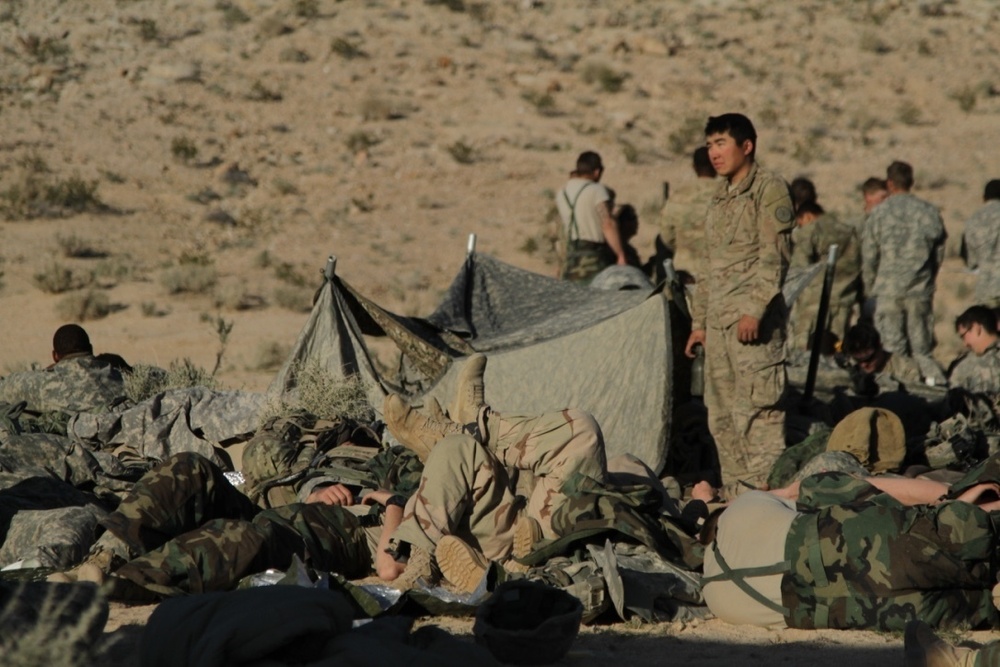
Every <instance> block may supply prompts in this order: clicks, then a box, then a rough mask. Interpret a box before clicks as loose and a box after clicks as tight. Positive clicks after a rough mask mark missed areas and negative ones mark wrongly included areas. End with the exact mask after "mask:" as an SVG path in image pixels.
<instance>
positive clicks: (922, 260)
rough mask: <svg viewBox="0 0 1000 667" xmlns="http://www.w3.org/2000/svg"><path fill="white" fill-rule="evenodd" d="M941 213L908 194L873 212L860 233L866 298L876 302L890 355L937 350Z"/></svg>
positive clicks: (877, 319)
mask: <svg viewBox="0 0 1000 667" xmlns="http://www.w3.org/2000/svg"><path fill="white" fill-rule="evenodd" d="M946 238H947V233H946V232H945V229H944V222H943V221H942V220H941V214H940V213H938V210H937V209H936V208H934V207H933V206H932V205H931V204H929V203H927V202H925V201H923V200H922V199H918V198H917V197H915V196H913V195H911V194H909V193H901V194H895V195H892V196H890V197H889V198H888V199H886V200H885V201H884V202H882V203H881V204H879V205H878V206H876V207H875V208H874V209H872V211H871V213H870V214H869V216H868V221H867V222H866V223H865V225H864V228H863V231H862V246H861V248H862V276H863V279H864V286H865V294H866V295H868V296H873V297H876V299H877V305H876V309H875V327H876V328H877V329H878V331H879V333H880V334H881V335H882V344H883V346H884V347H885V349H887V350H889V351H890V352H901V353H909V354H912V355H913V356H914V357H921V356H928V355H930V353H931V350H932V349H933V348H934V332H933V324H934V319H933V314H932V309H931V299H932V297H933V296H934V284H935V281H936V280H937V273H938V269H940V268H941V262H942V261H943V260H944V242H945V239H946Z"/></svg>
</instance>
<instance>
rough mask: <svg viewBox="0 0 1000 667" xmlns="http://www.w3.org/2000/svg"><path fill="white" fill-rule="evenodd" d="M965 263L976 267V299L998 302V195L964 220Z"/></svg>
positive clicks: (999, 252)
mask: <svg viewBox="0 0 1000 667" xmlns="http://www.w3.org/2000/svg"><path fill="white" fill-rule="evenodd" d="M963 247H964V249H965V263H966V265H967V266H968V267H969V268H970V269H974V270H978V271H979V278H978V279H977V281H976V303H981V304H985V305H987V306H990V307H991V308H996V307H997V306H1000V199H991V200H990V201H988V202H986V205H985V206H983V207H982V208H981V209H979V210H978V211H976V212H975V213H973V214H972V217H970V218H969V219H968V220H967V221H966V222H965V235H964V238H963Z"/></svg>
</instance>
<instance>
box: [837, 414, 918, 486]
mask: <svg viewBox="0 0 1000 667" xmlns="http://www.w3.org/2000/svg"><path fill="white" fill-rule="evenodd" d="M826 451H828V452H848V453H850V454H853V455H854V456H855V457H856V458H857V459H858V461H860V462H861V465H863V466H864V467H865V468H867V469H868V470H870V471H872V472H873V473H880V472H889V471H894V470H898V469H899V466H900V465H902V463H903V459H904V458H905V457H906V432H905V431H904V430H903V422H901V421H900V420H899V417H898V416H896V413H894V412H891V411H889V410H886V409H884V408H860V409H858V410H855V411H854V412H852V413H851V414H849V415H847V416H846V417H844V418H843V419H842V420H841V421H840V423H839V424H837V426H836V427H834V429H833V432H832V433H831V434H830V439H829V440H828V441H827V443H826Z"/></svg>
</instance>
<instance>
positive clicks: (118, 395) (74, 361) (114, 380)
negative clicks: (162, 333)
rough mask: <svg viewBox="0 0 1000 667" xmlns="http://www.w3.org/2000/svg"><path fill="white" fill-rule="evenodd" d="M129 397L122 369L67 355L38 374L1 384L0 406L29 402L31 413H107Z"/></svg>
mask: <svg viewBox="0 0 1000 667" xmlns="http://www.w3.org/2000/svg"><path fill="white" fill-rule="evenodd" d="M124 397H125V388H124V382H123V380H122V375H121V373H120V372H119V371H118V369H116V368H114V367H113V366H111V365H109V364H107V363H106V362H103V361H99V360H98V359H96V358H95V357H94V356H93V355H91V354H86V353H80V354H72V355H67V356H66V357H63V358H62V359H60V360H59V362H58V363H56V364H53V365H52V366H49V367H48V368H45V369H42V370H36V371H24V372H21V373H12V374H11V375H8V376H7V377H5V378H3V380H0V403H19V402H21V401H25V402H27V404H28V405H27V408H26V409H27V410H28V411H30V412H34V413H45V412H65V413H70V414H72V413H76V412H103V411H106V410H107V409H108V408H109V407H111V406H112V405H114V404H115V403H118V402H120V401H121V400H123V399H124Z"/></svg>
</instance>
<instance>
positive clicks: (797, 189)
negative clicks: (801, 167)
mask: <svg viewBox="0 0 1000 667" xmlns="http://www.w3.org/2000/svg"><path fill="white" fill-rule="evenodd" d="M788 191H789V192H790V193H791V195H792V206H794V207H795V210H796V211H797V210H799V207H800V206H802V204H805V203H806V202H812V203H815V202H816V200H817V199H819V196H818V195H817V194H816V184H815V183H813V182H812V181H811V180H809V179H808V178H806V177H805V176H799V177H797V178H796V179H795V180H793V181H792V182H791V183H789V185H788Z"/></svg>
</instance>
